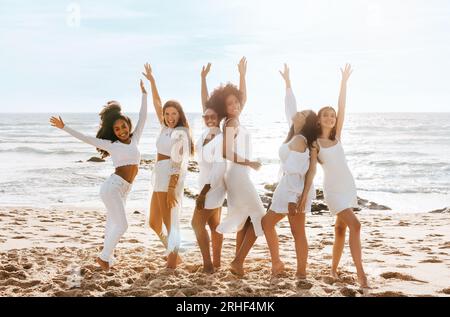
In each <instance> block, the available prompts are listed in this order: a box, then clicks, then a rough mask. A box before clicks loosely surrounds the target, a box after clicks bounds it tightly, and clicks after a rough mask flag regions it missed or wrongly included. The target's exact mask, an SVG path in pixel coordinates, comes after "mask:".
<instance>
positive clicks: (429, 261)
mask: <svg viewBox="0 0 450 317" xmlns="http://www.w3.org/2000/svg"><path fill="white" fill-rule="evenodd" d="M442 262H443V261H442V260H439V259H438V258H429V259H425V260H422V261H420V262H419V263H442Z"/></svg>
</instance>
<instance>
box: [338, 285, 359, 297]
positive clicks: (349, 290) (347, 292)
mask: <svg viewBox="0 0 450 317" xmlns="http://www.w3.org/2000/svg"><path fill="white" fill-rule="evenodd" d="M339 292H340V293H341V294H342V295H343V296H345V297H356V294H358V292H357V291H356V290H354V289H352V288H349V287H344V288H341V289H340V290H339Z"/></svg>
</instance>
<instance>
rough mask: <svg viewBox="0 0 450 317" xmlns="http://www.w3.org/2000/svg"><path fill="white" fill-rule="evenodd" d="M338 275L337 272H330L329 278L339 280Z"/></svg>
mask: <svg viewBox="0 0 450 317" xmlns="http://www.w3.org/2000/svg"><path fill="white" fill-rule="evenodd" d="M339 275H340V274H339V273H338V272H337V271H331V272H330V276H331V277H332V278H335V279H337V280H338V279H339Z"/></svg>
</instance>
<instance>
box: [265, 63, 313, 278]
mask: <svg viewBox="0 0 450 317" xmlns="http://www.w3.org/2000/svg"><path fill="white" fill-rule="evenodd" d="M280 73H281V76H282V77H283V79H284V81H285V83H286V98H285V112H286V120H287V123H288V126H289V134H288V136H287V138H286V140H285V141H284V143H283V145H281V147H280V150H279V156H280V159H281V171H282V173H283V174H282V177H281V179H280V181H279V183H278V186H277V188H276V190H275V192H274V194H273V199H272V204H271V206H270V209H269V211H268V212H267V214H266V215H265V216H264V217H263V219H262V226H263V229H264V233H265V236H266V240H267V244H268V246H269V250H270V255H271V258H272V275H274V276H276V275H279V274H282V273H283V272H284V263H283V262H282V261H281V259H280V254H279V245H278V236H277V232H276V230H275V225H276V224H277V223H278V222H279V221H280V220H281V219H283V218H284V217H285V216H286V215H287V216H288V219H289V224H290V226H291V232H292V235H293V236H294V240H295V251H296V254H297V273H296V276H297V278H300V279H304V278H306V264H307V258H308V241H307V239H306V233H305V213H306V212H307V211H308V212H309V211H311V203H312V200H313V199H314V197H315V190H314V187H313V186H310V188H309V190H308V194H307V203H306V205H305V206H303V207H302V209H298V208H297V203H298V201H299V197H300V196H301V195H302V193H303V188H304V183H305V175H306V172H307V171H308V169H309V163H310V159H311V160H317V152H316V151H310V148H313V147H314V146H315V141H316V139H317V132H318V128H317V115H316V114H315V113H314V111H312V110H303V111H301V112H298V111H297V102H296V100H295V96H294V94H293V92H292V89H291V80H290V78H289V68H288V67H287V65H286V64H285V65H284V71H283V72H281V71H280ZM310 152H311V157H310Z"/></svg>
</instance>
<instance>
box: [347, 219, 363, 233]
mask: <svg viewBox="0 0 450 317" xmlns="http://www.w3.org/2000/svg"><path fill="white" fill-rule="evenodd" d="M349 229H350V231H351V232H355V233H359V232H361V222H359V220H356V221H354V222H353V223H352V224H351V225H350V226H349Z"/></svg>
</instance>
